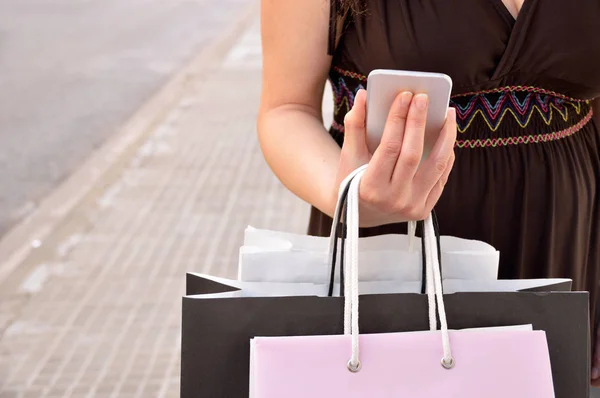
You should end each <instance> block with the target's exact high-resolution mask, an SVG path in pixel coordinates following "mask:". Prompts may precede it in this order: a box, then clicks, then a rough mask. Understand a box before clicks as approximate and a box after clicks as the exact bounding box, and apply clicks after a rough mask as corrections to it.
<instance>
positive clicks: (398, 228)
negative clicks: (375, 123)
mask: <svg viewBox="0 0 600 398" xmlns="http://www.w3.org/2000/svg"><path fill="white" fill-rule="evenodd" d="M334 1H335V0H334ZM365 3H366V11H365V12H364V13H361V14H359V15H357V16H353V17H350V18H347V20H346V22H345V24H344V29H343V33H342V35H341V39H340V42H339V45H338V46H337V47H336V48H335V50H334V51H332V55H333V60H332V65H331V70H330V74H329V80H330V82H331V84H332V87H333V90H334V94H335V117H334V119H335V120H334V122H333V125H332V127H331V129H330V134H331V135H332V136H333V138H334V139H335V140H336V141H337V142H338V143H339V144H340V145H342V143H343V139H344V127H343V120H344V115H345V114H346V112H348V110H349V109H350V108H351V107H352V104H353V100H354V95H355V93H356V92H357V90H358V89H359V88H366V83H367V81H366V76H367V75H368V74H369V72H370V71H372V70H373V69H379V68H384V69H403V70H417V71H427V72H441V73H446V74H448V75H449V76H450V77H451V78H452V80H453V82H454V88H453V94H452V99H451V104H450V105H451V106H453V107H455V108H456V110H457V119H458V129H459V133H458V139H457V142H456V148H455V152H456V162H455V165H454V169H453V171H452V173H451V175H450V178H449V181H448V183H447V185H446V188H445V190H444V193H443V195H442V197H441V199H440V201H439V203H438V204H437V206H436V208H435V210H436V213H437V215H438V218H439V225H440V229H441V233H442V234H444V235H453V236H458V237H463V238H469V239H478V240H482V241H485V242H489V243H490V244H492V245H493V246H495V247H496V248H497V249H498V250H499V251H500V274H499V276H500V278H545V277H560V278H572V279H573V281H574V284H573V288H574V289H576V290H587V291H589V292H590V297H591V308H590V309H591V314H592V315H593V314H595V309H596V299H597V291H598V282H599V276H600V274H599V268H600V206H599V197H600V196H599V195H600V191H599V188H600V181H599V179H600V155H599V150H600V135H599V125H600V123H599V119H596V118H595V116H594V110H593V108H594V106H593V105H594V101H593V99H594V98H597V97H599V96H600V0H572V1H565V0H525V3H524V4H523V6H522V8H521V10H520V13H519V15H518V17H517V18H516V20H515V18H514V17H513V16H512V15H511V14H510V12H509V11H508V9H507V8H506V6H505V5H504V4H503V2H502V0H452V1H449V0H419V1H413V0H367V1H366V2H365ZM334 6H335V4H334ZM332 8H333V9H335V7H332ZM334 22H335V18H332V24H333V23H334ZM334 30H335V27H334V26H332V29H330V31H331V32H333V31H334ZM331 36H332V35H331ZM330 40H331V38H330ZM330 48H331V47H330ZM330 228H331V219H330V218H329V217H327V216H326V215H324V214H323V213H321V212H319V211H318V210H317V209H314V208H313V209H312V212H311V218H310V224H309V233H310V234H313V235H320V236H326V235H328V234H329V231H330ZM386 233H406V226H405V225H386V226H382V227H376V228H369V229H364V230H362V231H361V234H362V235H363V236H368V235H375V234H386Z"/></svg>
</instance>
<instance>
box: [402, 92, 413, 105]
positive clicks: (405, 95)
mask: <svg viewBox="0 0 600 398" xmlns="http://www.w3.org/2000/svg"><path fill="white" fill-rule="evenodd" d="M412 96H413V95H412V93H411V92H410V91H405V92H403V93H402V94H401V95H400V104H401V105H403V106H408V104H410V101H411V100H412Z"/></svg>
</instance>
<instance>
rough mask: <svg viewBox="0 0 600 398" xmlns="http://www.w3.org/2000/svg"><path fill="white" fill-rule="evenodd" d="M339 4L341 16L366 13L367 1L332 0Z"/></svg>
mask: <svg viewBox="0 0 600 398" xmlns="http://www.w3.org/2000/svg"><path fill="white" fill-rule="evenodd" d="M330 1H336V2H337V3H338V7H337V9H338V12H339V15H340V16H344V15H357V14H361V13H363V12H365V11H366V9H367V5H366V3H365V0H330Z"/></svg>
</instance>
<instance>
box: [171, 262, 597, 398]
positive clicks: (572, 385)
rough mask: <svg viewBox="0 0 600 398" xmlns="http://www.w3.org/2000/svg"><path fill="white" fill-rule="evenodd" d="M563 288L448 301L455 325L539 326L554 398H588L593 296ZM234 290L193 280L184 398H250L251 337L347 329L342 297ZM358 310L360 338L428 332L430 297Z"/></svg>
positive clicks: (187, 300) (397, 298) (392, 299)
mask: <svg viewBox="0 0 600 398" xmlns="http://www.w3.org/2000/svg"><path fill="white" fill-rule="evenodd" d="M565 288H566V289H569V288H570V287H569V286H565V285H554V286H547V287H546V289H547V290H552V291H540V290H544V289H543V288H538V289H536V290H538V291H527V292H525V291H521V292H485V293H455V294H448V295H445V297H444V300H445V303H446V313H447V315H448V319H449V327H450V328H452V329H463V328H475V327H491V326H509V325H518V324H533V327H534V329H538V330H544V331H546V334H547V338H548V344H549V348H550V357H551V362H552V372H553V378H554V384H555V392H556V397H557V398H579V397H589V364H590V358H589V352H590V350H589V324H588V323H589V321H588V319H589V318H588V315H589V314H588V312H589V310H588V294H587V292H569V291H557V290H561V289H565ZM236 290H237V289H236V288H234V287H231V286H228V285H225V284H221V283H217V282H215V281H213V280H210V279H206V278H203V277H201V276H197V275H192V274H188V279H187V292H186V294H187V295H186V296H185V297H184V298H183V311H182V316H183V324H182V353H181V397H182V398H192V397H210V398H221V397H222V398H238V397H239V398H242V397H243V398H247V397H248V394H249V361H250V339H251V338H253V337H255V336H297V335H327V334H340V333H342V331H343V316H342V314H343V305H344V303H343V302H344V298H342V297H316V296H304V297H236ZM360 306H361V317H360V328H361V333H385V332H403V331H418V330H427V329H428V326H429V323H428V318H427V315H426V314H427V297H426V296H425V295H421V294H412V293H407V294H376V295H364V296H361V297H360ZM490 360H493V358H490ZM498 382H499V383H510V380H498Z"/></svg>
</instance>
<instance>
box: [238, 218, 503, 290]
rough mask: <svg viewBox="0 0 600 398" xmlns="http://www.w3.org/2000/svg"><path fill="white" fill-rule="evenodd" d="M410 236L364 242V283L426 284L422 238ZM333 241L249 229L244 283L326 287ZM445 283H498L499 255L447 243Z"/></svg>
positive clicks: (467, 243) (456, 241)
mask: <svg viewBox="0 0 600 398" xmlns="http://www.w3.org/2000/svg"><path fill="white" fill-rule="evenodd" d="M410 239H411V237H409V236H408V235H381V236H373V237H368V238H360V241H361V242H360V253H359V257H360V261H361V264H365V266H364V267H362V268H361V269H360V271H359V272H360V275H359V278H360V280H361V281H385V280H401V281H420V280H421V275H422V262H423V260H422V257H421V250H420V247H421V242H420V238H418V237H414V238H412V239H414V244H413V245H412V247H410V246H411V244H410V243H409V242H410ZM329 240H330V238H325V237H315V236H307V235H296V234H291V233H286V232H276V231H269V230H264V229H256V228H252V227H248V228H247V229H246V233H245V240H244V245H243V246H242V247H241V248H240V254H239V268H238V269H239V271H238V279H239V280H242V281H248V282H307V283H325V282H326V281H327V280H328V278H329V273H328V270H329V266H328V262H329V256H330V253H329V247H328V244H329ZM441 248H442V258H441V260H442V264H443V270H442V273H443V276H444V279H473V280H495V279H496V278H497V275H498V262H499V252H498V251H497V250H496V249H495V248H494V247H493V246H491V245H489V244H487V243H485V242H481V241H476V240H468V239H461V238H456V237H453V236H442V237H441Z"/></svg>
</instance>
